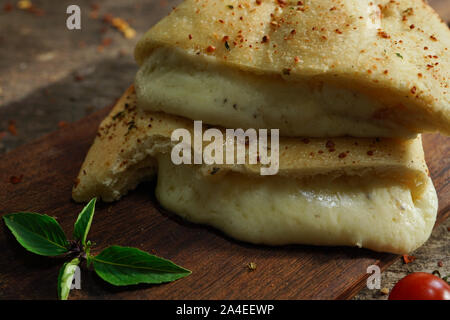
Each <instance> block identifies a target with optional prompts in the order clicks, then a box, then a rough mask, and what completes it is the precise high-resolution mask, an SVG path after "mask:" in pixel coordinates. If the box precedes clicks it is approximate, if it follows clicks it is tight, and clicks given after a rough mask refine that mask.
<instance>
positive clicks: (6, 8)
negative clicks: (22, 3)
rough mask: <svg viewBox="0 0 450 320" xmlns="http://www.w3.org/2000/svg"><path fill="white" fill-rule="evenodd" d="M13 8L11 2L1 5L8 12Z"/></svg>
mask: <svg viewBox="0 0 450 320" xmlns="http://www.w3.org/2000/svg"><path fill="white" fill-rule="evenodd" d="M13 8H14V6H13V5H12V4H11V3H9V2H7V3H5V5H4V6H3V11H5V12H10V11H12V9H13Z"/></svg>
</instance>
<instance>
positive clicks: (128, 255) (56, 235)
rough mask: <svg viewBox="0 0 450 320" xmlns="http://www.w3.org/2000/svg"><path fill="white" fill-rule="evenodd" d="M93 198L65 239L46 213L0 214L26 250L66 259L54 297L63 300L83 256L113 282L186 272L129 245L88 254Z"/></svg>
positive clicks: (153, 280) (156, 279)
mask: <svg viewBox="0 0 450 320" xmlns="http://www.w3.org/2000/svg"><path fill="white" fill-rule="evenodd" d="M95 202H96V199H95V198H94V199H92V200H91V201H90V202H89V203H88V204H87V205H86V206H85V207H84V208H83V210H82V211H81V212H80V214H79V215H78V218H77V220H76V222H75V225H74V231H73V238H74V240H70V241H69V240H67V238H66V235H65V234H64V231H63V230H62V228H61V226H60V225H59V224H58V222H57V221H56V220H55V219H54V218H52V217H49V216H47V215H43V214H38V213H30V212H18V213H12V214H7V215H5V216H3V220H4V221H5V224H6V226H7V227H8V228H9V230H11V232H12V234H13V235H14V237H15V238H16V239H17V241H18V242H19V243H20V244H21V245H22V246H23V247H24V248H25V249H27V250H28V251H30V252H32V253H35V254H39V255H43V256H59V255H63V254H65V255H66V256H67V257H69V258H70V260H69V261H68V262H66V263H64V265H63V266H62V267H61V269H60V271H59V275H58V286H57V289H58V298H59V299H61V300H67V298H68V297H69V292H70V289H71V287H72V282H73V278H74V275H75V272H76V269H77V267H78V266H79V264H80V263H81V262H82V261H83V260H87V265H88V266H90V265H92V266H93V268H94V270H95V272H96V273H97V275H98V276H99V277H100V278H102V279H103V280H105V281H106V282H109V283H110V284H112V285H115V286H128V285H134V284H140V283H148V284H159V283H164V282H172V281H175V280H177V279H180V278H183V277H186V276H188V275H189V274H190V273H191V271H189V270H187V269H185V268H182V267H180V266H178V265H176V264H174V263H173V262H171V261H169V260H166V259H163V258H160V257H157V256H155V255H152V254H149V253H147V252H145V251H142V250H139V249H137V248H131V247H121V246H115V245H114V246H110V247H108V248H106V249H104V250H103V251H102V252H100V253H99V254H98V255H96V256H95V255H92V254H91V253H90V252H91V246H92V243H91V241H87V240H86V239H87V235H88V233H89V229H90V228H91V224H92V220H93V217H94V211H95Z"/></svg>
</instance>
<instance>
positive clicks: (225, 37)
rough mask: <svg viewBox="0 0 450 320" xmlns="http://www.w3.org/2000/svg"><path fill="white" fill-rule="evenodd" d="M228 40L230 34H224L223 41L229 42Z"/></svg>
mask: <svg viewBox="0 0 450 320" xmlns="http://www.w3.org/2000/svg"><path fill="white" fill-rule="evenodd" d="M228 40H230V37H229V36H224V37H223V38H222V41H223V42H227V41H228Z"/></svg>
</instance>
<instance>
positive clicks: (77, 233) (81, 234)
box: [73, 198, 97, 246]
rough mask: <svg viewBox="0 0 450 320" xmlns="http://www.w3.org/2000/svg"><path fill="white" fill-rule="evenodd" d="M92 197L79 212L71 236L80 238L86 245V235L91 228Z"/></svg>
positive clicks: (76, 238)
mask: <svg viewBox="0 0 450 320" xmlns="http://www.w3.org/2000/svg"><path fill="white" fill-rule="evenodd" d="M96 200H97V199H96V198H94V199H92V200H91V201H90V202H89V203H88V204H87V205H86V206H85V207H84V208H83V210H82V211H81V212H80V214H79V215H78V218H77V221H76V222H75V226H74V229H73V237H74V239H75V240H81V244H82V245H83V246H86V237H87V235H88V233H89V229H90V228H91V223H92V218H94V211H95V201H96Z"/></svg>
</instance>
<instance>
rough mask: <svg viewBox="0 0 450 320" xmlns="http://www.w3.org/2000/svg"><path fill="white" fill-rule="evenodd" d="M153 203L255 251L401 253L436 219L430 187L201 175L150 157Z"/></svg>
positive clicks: (197, 169)
mask: <svg viewBox="0 0 450 320" xmlns="http://www.w3.org/2000/svg"><path fill="white" fill-rule="evenodd" d="M158 167H159V168H158V182H157V187H156V196H157V198H158V200H159V202H160V203H161V204H162V206H163V207H165V208H166V209H168V210H170V211H173V212H175V213H177V214H178V215H180V216H182V217H184V218H185V219H187V220H190V221H192V222H195V223H202V224H207V225H211V226H214V227H216V228H218V229H220V230H222V231H223V232H225V233H226V234H227V235H229V236H231V237H233V238H235V239H238V240H242V241H247V242H251V243H256V244H267V245H284V244H311V245H332V246H338V245H345V246H358V247H365V248H369V249H372V250H375V251H383V252H393V253H407V252H410V251H412V250H414V249H416V248H417V247H419V246H420V245H422V244H423V243H424V242H425V241H426V240H427V239H428V237H429V235H430V233H431V231H432V228H433V225H434V221H435V218H436V212H437V196H436V192H435V190H434V188H433V185H432V182H431V179H429V180H428V181H427V185H426V187H425V188H424V189H423V192H422V193H421V194H420V195H418V196H416V197H415V196H413V193H412V192H411V190H410V189H409V188H408V187H407V186H406V185H403V184H401V183H399V182H398V181H395V180H389V179H386V178H385V179H381V178H377V177H376V176H371V177H366V178H361V177H358V176H355V177H350V176H341V177H339V178H331V177H330V176H327V175H319V176H314V177H313V178H310V179H296V178H290V177H287V176H271V177H260V176H257V175H255V176H248V175H245V174H240V173H236V172H226V173H223V174H221V173H220V170H219V172H217V173H215V174H214V175H211V174H210V175H205V174H204V172H203V171H202V170H201V167H202V166H189V165H183V166H176V165H174V164H172V162H171V160H170V157H169V156H168V155H160V156H158Z"/></svg>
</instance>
